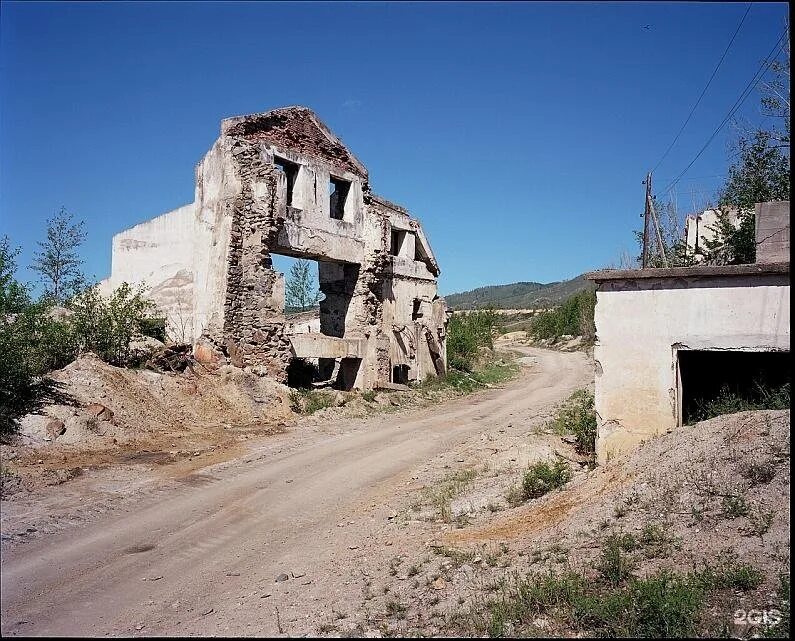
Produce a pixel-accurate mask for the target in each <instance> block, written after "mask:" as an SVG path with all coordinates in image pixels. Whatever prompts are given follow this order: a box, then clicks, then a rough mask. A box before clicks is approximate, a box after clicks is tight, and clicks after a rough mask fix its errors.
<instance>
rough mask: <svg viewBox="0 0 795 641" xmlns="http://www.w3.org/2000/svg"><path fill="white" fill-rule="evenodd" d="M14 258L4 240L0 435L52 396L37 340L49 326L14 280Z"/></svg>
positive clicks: (0, 260)
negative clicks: (44, 376)
mask: <svg viewBox="0 0 795 641" xmlns="http://www.w3.org/2000/svg"><path fill="white" fill-rule="evenodd" d="M18 254H19V249H16V248H12V247H11V244H10V242H9V240H8V238H6V237H4V238H3V239H2V240H0V354H2V355H3V357H2V358H0V434H3V433H6V432H11V431H13V430H14V429H16V427H17V420H18V419H19V417H21V416H24V415H25V414H28V413H29V412H34V411H36V410H38V409H39V408H40V407H41V406H42V405H43V404H44V403H45V402H47V401H48V400H52V396H53V394H54V392H55V386H54V384H53V383H52V381H49V380H47V379H46V378H43V377H42V375H43V374H44V373H45V372H46V361H47V358H46V357H45V355H44V354H43V353H42V350H41V346H40V340H39V338H40V336H41V335H42V332H43V331H46V330H47V329H48V327H49V324H50V319H49V316H48V315H47V313H46V312H47V306H46V305H43V304H36V303H33V302H32V301H31V299H30V293H29V291H28V288H27V286H26V285H24V284H22V283H20V282H18V281H17V280H16V279H15V277H14V274H15V272H16V267H17V265H16V257H17V255H18Z"/></svg>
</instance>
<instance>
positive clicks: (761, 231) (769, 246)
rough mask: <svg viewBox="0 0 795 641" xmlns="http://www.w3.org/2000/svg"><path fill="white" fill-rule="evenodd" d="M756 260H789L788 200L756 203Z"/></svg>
mask: <svg viewBox="0 0 795 641" xmlns="http://www.w3.org/2000/svg"><path fill="white" fill-rule="evenodd" d="M755 224H756V262H757V263H778V262H784V261H788V260H789V201H788V200H777V201H773V202H767V203H757V204H756V223H755Z"/></svg>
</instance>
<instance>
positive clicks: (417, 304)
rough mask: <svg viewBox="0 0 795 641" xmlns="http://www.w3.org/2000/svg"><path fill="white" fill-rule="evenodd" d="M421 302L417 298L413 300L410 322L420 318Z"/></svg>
mask: <svg viewBox="0 0 795 641" xmlns="http://www.w3.org/2000/svg"><path fill="white" fill-rule="evenodd" d="M421 309H422V301H421V300H420V299H419V298H415V299H414V308H413V309H412V311H411V320H413V321H416V320H419V319H420V318H422V311H421Z"/></svg>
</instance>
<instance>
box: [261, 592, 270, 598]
mask: <svg viewBox="0 0 795 641" xmlns="http://www.w3.org/2000/svg"><path fill="white" fill-rule="evenodd" d="M270 595H271V593H270V592H264V593H263V594H260V595H259V598H260V599H267V598H268V597H269V596H270Z"/></svg>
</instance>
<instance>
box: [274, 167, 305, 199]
mask: <svg viewBox="0 0 795 641" xmlns="http://www.w3.org/2000/svg"><path fill="white" fill-rule="evenodd" d="M273 164H274V165H276V167H277V168H278V169H279V170H280V171H281V172H282V173H283V174H284V175H285V176H286V177H287V206H288V207H292V206H293V191H294V189H295V180H296V178H298V169H299V165H297V164H296V163H294V162H290V161H289V160H286V159H284V158H279V157H278V156H274V157H273Z"/></svg>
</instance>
